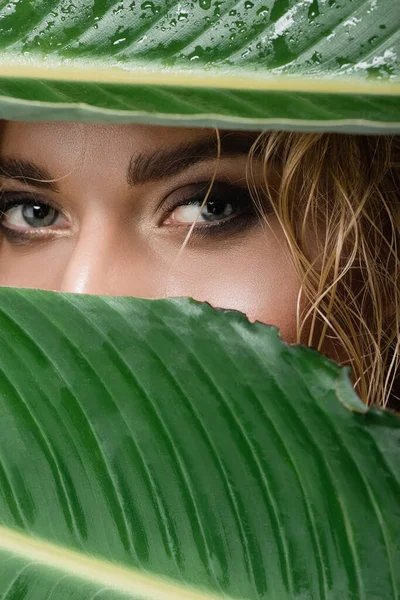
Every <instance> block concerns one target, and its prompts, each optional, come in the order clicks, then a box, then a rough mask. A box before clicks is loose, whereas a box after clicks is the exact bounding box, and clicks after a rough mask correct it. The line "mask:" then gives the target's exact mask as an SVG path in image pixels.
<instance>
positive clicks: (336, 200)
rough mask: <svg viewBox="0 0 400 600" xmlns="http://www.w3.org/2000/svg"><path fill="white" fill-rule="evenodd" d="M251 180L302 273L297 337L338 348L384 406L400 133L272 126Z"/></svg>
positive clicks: (363, 393) (390, 363)
mask: <svg viewBox="0 0 400 600" xmlns="http://www.w3.org/2000/svg"><path fill="white" fill-rule="evenodd" d="M255 159H258V160H262V161H263V162H264V169H263V174H264V184H263V189H261V190H260V186H259V184H258V189H257V186H256V185H255V183H254V177H253V165H254V160H255ZM247 177H248V184H249V186H250V189H251V191H252V196H253V198H254V202H255V204H256V208H257V210H258V211H259V213H260V215H261V216H262V217H263V218H264V219H265V220H266V221H268V216H267V215H266V214H265V209H264V206H265V202H264V201H263V198H262V195H263V194H264V193H265V192H266V193H267V196H268V200H269V203H270V204H272V207H273V210H274V212H275V214H276V216H277V218H278V220H279V223H280V225H281V227H282V229H283V231H284V234H285V237H286V240H287V244H288V246H289V249H290V253H291V256H292V258H293V262H294V264H295V267H296V269H297V271H298V274H299V276H300V278H301V282H302V285H301V290H300V296H299V300H298V311H297V341H298V342H301V343H306V344H307V345H310V346H313V347H315V348H317V349H319V350H321V349H325V348H326V347H330V348H331V352H330V354H331V355H332V354H333V357H335V358H337V360H339V362H341V363H346V364H349V365H350V366H351V369H352V374H353V382H354V386H355V389H356V391H357V392H358V394H359V396H360V397H361V399H362V400H363V401H364V402H365V403H366V404H368V405H371V404H377V405H381V406H386V405H387V404H388V401H389V397H390V394H391V392H393V384H394V381H395V377H396V373H397V372H398V366H399V350H400V328H399V315H400V302H399V299H400V294H399V284H400V279H399V277H400V249H399V232H400V136H388V135H384V136H383V135H382V136H367V135H344V134H330V133H293V132H281V131H280V132H272V133H271V132H265V133H263V134H261V135H260V136H259V137H258V139H257V140H256V142H255V143H254V145H253V147H252V149H251V151H250V154H249V161H248V166H247Z"/></svg>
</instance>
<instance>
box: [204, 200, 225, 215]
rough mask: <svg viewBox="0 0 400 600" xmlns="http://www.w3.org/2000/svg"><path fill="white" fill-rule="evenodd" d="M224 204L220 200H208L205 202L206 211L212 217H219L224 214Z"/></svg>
mask: <svg viewBox="0 0 400 600" xmlns="http://www.w3.org/2000/svg"><path fill="white" fill-rule="evenodd" d="M225 206H226V202H223V201H221V200H209V201H208V202H207V210H208V212H209V213H211V214H212V215H221V214H223V213H224V208H225Z"/></svg>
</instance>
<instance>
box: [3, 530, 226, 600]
mask: <svg viewBox="0 0 400 600" xmlns="http://www.w3.org/2000/svg"><path fill="white" fill-rule="evenodd" d="M0 551H4V552H7V553H9V554H12V555H14V556H18V557H20V558H24V559H26V560H28V561H31V562H34V563H35V564H40V565H42V566H43V567H44V568H48V569H49V570H53V571H54V570H56V571H60V572H61V573H64V574H66V575H70V576H72V577H75V578H77V579H81V580H84V581H88V582H91V583H96V584H99V586H103V587H104V586H106V587H108V588H109V589H113V590H115V591H119V592H123V593H127V594H131V595H132V598H146V599H148V600H222V597H221V596H220V595H216V594H210V593H207V592H203V591H201V590H196V589H194V588H191V587H189V586H184V585H179V584H178V583H173V582H172V581H168V580H167V579H163V578H161V577H158V576H156V575H150V574H147V573H143V572H140V571H138V570H137V569H134V568H128V567H123V566H119V565H116V564H113V563H111V562H108V561H107V560H104V559H101V558H96V557H94V556H90V555H87V554H82V553H80V552H77V551H74V550H70V549H69V548H65V547H63V546H58V545H56V544H52V543H50V542H48V541H46V540H43V539H41V538H37V537H34V536H31V535H28V534H25V533H19V532H16V531H14V530H12V529H10V528H8V527H3V526H0ZM224 600H229V599H228V598H227V597H224Z"/></svg>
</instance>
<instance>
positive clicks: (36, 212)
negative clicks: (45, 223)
mask: <svg viewBox="0 0 400 600" xmlns="http://www.w3.org/2000/svg"><path fill="white" fill-rule="evenodd" d="M32 212H33V218H34V219H44V218H45V217H47V215H48V214H49V212H50V206H45V205H41V204H37V205H36V206H32Z"/></svg>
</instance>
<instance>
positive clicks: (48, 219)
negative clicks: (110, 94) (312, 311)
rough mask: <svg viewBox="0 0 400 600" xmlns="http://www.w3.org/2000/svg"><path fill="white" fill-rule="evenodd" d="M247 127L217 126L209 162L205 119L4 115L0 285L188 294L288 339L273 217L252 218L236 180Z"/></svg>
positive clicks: (291, 329)
mask: <svg viewBox="0 0 400 600" xmlns="http://www.w3.org/2000/svg"><path fill="white" fill-rule="evenodd" d="M254 138H255V136H254V135H253V134H250V133H246V132H241V133H238V132H236V133H235V132H222V133H221V149H222V153H221V159H220V161H219V164H218V167H216V164H217V163H216V160H215V157H216V154H217V142H216V140H217V136H216V132H215V131H213V130H206V129H183V128H169V127H168V128H167V127H165V128H164V127H148V126H142V125H124V126H110V125H106V126H99V125H82V124H70V123H14V122H6V123H4V124H3V126H2V131H1V145H0V186H1V188H2V190H3V191H2V193H1V199H0V201H1V206H0V210H1V211H2V218H1V222H0V225H1V230H0V285H6V286H15V287H34V288H42V289H49V290H60V291H64V292H78V293H88V294H106V295H124V296H125V295H126V296H141V297H148V298H160V297H167V296H191V297H193V298H195V299H197V300H205V301H208V302H210V303H211V304H212V305H213V306H217V307H221V308H231V309H236V310H240V311H242V312H245V313H246V314H247V315H248V317H249V318H250V319H251V320H255V319H257V320H260V321H263V322H265V323H271V324H274V325H277V326H278V327H279V328H280V329H281V332H282V334H283V336H284V338H286V339H287V340H288V341H292V340H294V339H295V332H296V304H297V296H298V291H299V281H298V278H297V276H296V273H295V270H294V267H293V265H292V262H291V259H290V254H289V251H288V250H287V248H286V245H285V242H284V235H283V232H282V230H281V229H280V227H279V225H278V223H277V220H276V218H275V217H273V216H272V215H271V216H270V217H269V218H268V224H266V223H265V222H261V220H260V219H259V218H258V217H257V214H256V212H255V211H254V209H253V206H252V201H251V198H250V196H249V194H248V191H247V186H246V162H247V152H248V150H249V148H250V146H251V144H252V142H253V141H254ZM214 171H216V178H215V183H214V185H213V187H212V191H211V193H210V196H209V198H208V202H207V204H206V205H205V206H204V208H203V210H202V213H201V215H200V216H199V217H198V218H197V221H196V224H195V225H194V227H193V231H192V233H191V236H190V238H189V241H188V243H187V244H186V245H185V247H184V248H183V250H182V251H180V249H181V248H182V244H183V243H184V242H185V239H186V237H187V234H188V231H189V229H190V227H191V225H192V224H193V222H194V221H195V220H196V217H197V216H198V213H199V210H200V208H201V204H202V202H203V200H204V197H205V194H206V192H207V189H208V188H209V186H210V182H211V180H212V177H213V174H214ZM262 177H263V174H262V167H261V165H258V166H257V165H256V167H255V179H256V180H258V181H259V182H260V183H261V182H262ZM265 208H266V211H267V212H268V207H267V206H266V207H265Z"/></svg>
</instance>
